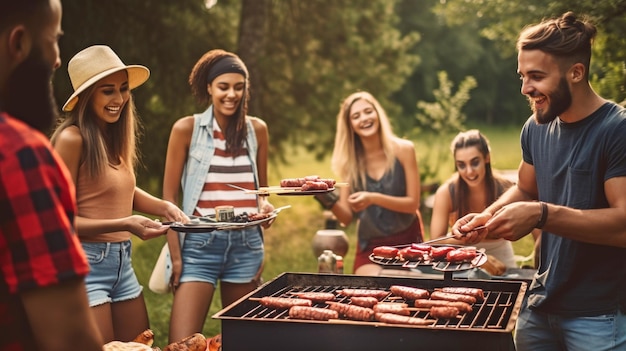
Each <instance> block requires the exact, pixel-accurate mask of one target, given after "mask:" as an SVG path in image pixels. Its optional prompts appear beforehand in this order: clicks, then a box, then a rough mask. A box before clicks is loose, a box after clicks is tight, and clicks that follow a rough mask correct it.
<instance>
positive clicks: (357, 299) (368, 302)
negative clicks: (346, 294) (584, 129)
mask: <svg viewBox="0 0 626 351" xmlns="http://www.w3.org/2000/svg"><path fill="white" fill-rule="evenodd" d="M350 303H352V304H353V305H357V306H361V307H369V308H372V307H373V306H374V305H375V304H377V303H378V299H377V298H375V297H373V296H352V297H350Z"/></svg>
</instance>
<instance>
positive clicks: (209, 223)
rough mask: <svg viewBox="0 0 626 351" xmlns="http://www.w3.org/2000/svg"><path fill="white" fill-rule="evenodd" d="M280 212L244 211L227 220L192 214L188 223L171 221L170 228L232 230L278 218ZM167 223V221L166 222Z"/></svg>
mask: <svg viewBox="0 0 626 351" xmlns="http://www.w3.org/2000/svg"><path fill="white" fill-rule="evenodd" d="M277 216H278V212H276V210H274V212H269V213H246V212H244V213H242V214H239V215H236V216H234V217H233V218H231V219H230V220H229V221H227V222H221V221H217V220H216V219H215V215H210V216H202V217H200V216H190V217H189V219H190V222H187V223H177V222H174V223H171V224H169V225H170V229H173V230H175V231H177V232H184V233H206V232H211V231H214V230H230V229H241V228H247V227H254V226H257V225H261V224H264V223H266V222H269V221H271V220H273V219H274V218H276V217H277ZM164 224H167V223H164Z"/></svg>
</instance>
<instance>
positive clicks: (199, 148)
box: [181, 105, 259, 215]
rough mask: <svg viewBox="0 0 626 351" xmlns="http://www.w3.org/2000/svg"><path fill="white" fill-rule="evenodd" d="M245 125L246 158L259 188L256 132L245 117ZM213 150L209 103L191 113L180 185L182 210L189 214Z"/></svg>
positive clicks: (211, 115)
mask: <svg viewBox="0 0 626 351" xmlns="http://www.w3.org/2000/svg"><path fill="white" fill-rule="evenodd" d="M246 126H247V129H248V133H247V136H246V148H247V150H248V158H249V159H250V163H251V164H252V172H253V174H254V183H255V185H256V186H257V187H258V186H259V175H258V173H257V164H256V155H257V149H258V145H257V140H256V133H255V132H254V127H253V126H252V122H251V121H250V119H249V118H246ZM214 153H215V146H213V106H212V105H211V106H209V108H208V109H207V110H206V111H204V112H203V113H200V114H195V115H194V124H193V134H192V136H191V142H190V145H189V155H188V156H187V163H186V164H185V168H184V169H183V176H182V178H181V185H182V187H183V212H185V213H186V214H187V215H192V214H193V212H194V210H195V208H196V204H197V203H198V199H199V198H200V194H201V193H202V188H203V186H204V181H205V179H206V175H207V173H208V172H209V167H210V166H211V159H213V154H214Z"/></svg>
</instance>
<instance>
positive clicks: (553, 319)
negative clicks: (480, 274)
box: [515, 301, 626, 351]
mask: <svg viewBox="0 0 626 351" xmlns="http://www.w3.org/2000/svg"><path fill="white" fill-rule="evenodd" d="M581 303H584V302H582V301H581ZM515 347H516V350H518V351H526V350H529V351H553V350H569V351H588V350H597V351H609V350H611V351H612V350H626V315H625V314H624V313H622V312H621V311H620V310H619V309H617V310H616V311H615V313H610V314H605V315H599V316H591V317H573V318H566V317H562V316H557V315H553V314H546V313H541V312H533V311H531V310H529V309H528V308H527V307H526V303H523V306H522V311H521V312H520V315H519V318H518V320H517V325H516V331H515Z"/></svg>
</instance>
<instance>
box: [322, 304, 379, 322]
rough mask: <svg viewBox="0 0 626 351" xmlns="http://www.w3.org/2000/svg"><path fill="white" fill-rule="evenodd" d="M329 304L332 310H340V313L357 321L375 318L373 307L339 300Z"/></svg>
mask: <svg viewBox="0 0 626 351" xmlns="http://www.w3.org/2000/svg"><path fill="white" fill-rule="evenodd" d="M328 306H329V307H330V309H331V310H334V311H337V312H339V314H341V315H344V316H346V317H347V318H348V319H353V320H357V321H371V320H372V319H374V310H373V309H371V308H367V307H361V306H355V305H348V304H345V303H339V302H328Z"/></svg>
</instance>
